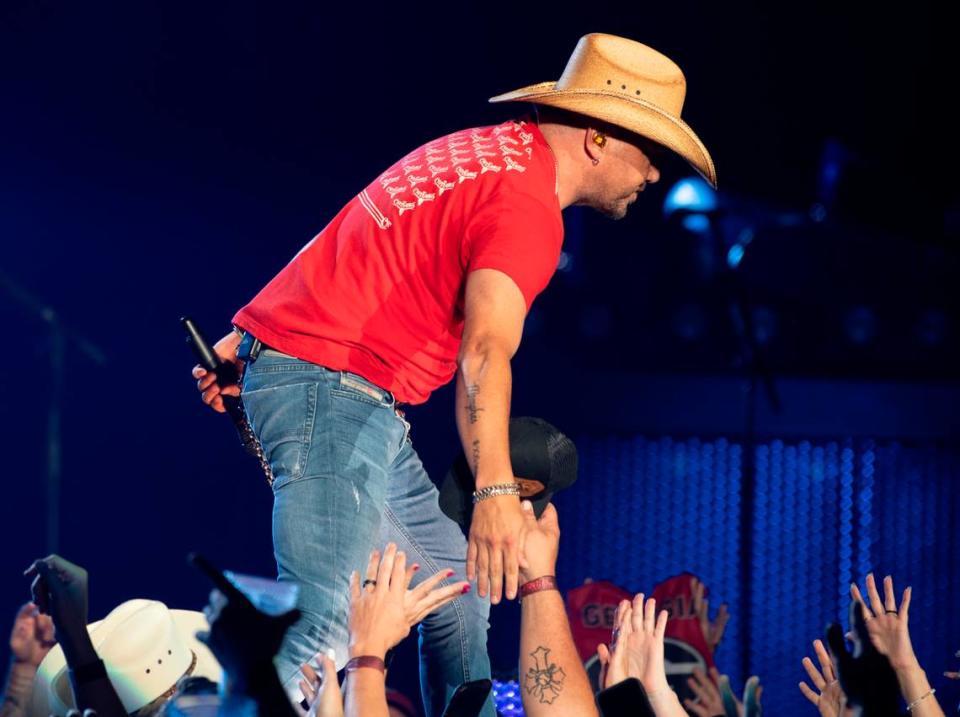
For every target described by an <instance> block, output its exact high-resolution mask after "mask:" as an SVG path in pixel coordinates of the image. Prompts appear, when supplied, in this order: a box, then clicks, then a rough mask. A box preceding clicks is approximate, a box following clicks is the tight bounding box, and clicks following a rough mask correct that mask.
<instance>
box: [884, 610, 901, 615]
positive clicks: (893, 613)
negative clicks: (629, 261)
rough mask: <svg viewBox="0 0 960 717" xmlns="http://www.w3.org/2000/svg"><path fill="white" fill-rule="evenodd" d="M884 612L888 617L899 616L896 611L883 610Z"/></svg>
mask: <svg viewBox="0 0 960 717" xmlns="http://www.w3.org/2000/svg"><path fill="white" fill-rule="evenodd" d="M884 612H885V613H887V614H888V615H891V614H892V615H899V614H900V613H898V612H897V611H896V610H884Z"/></svg>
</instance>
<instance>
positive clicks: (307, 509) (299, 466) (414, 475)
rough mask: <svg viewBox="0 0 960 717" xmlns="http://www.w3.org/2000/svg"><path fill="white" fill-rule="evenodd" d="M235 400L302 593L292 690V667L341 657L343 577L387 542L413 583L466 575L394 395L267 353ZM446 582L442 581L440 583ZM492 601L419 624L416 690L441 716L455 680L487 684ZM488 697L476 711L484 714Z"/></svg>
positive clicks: (291, 577) (453, 608)
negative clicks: (329, 652) (258, 455)
mask: <svg viewBox="0 0 960 717" xmlns="http://www.w3.org/2000/svg"><path fill="white" fill-rule="evenodd" d="M243 402H244V405H245V406H246V410H247V414H248V417H249V419H250V423H251V425H252V426H253V428H254V431H256V433H257V435H258V436H259V438H260V442H261V444H262V445H263V449H264V451H265V452H266V455H267V457H268V458H269V460H270V465H271V467H272V469H273V474H274V483H273V491H274V504H273V547H274V553H275V555H276V559H277V569H278V573H279V580H281V581H294V582H296V583H297V584H298V585H299V586H300V598H299V603H298V607H299V608H300V610H301V612H302V613H303V617H302V619H301V620H300V621H299V622H297V624H296V625H294V626H293V627H292V628H291V629H290V630H289V632H288V633H287V636H286V639H285V641H284V644H283V647H282V648H281V650H280V654H279V655H278V656H277V660H276V663H277V670H278V672H279V675H280V680H281V681H282V682H283V683H284V686H285V687H286V688H287V689H288V692H290V693H291V694H293V693H294V692H295V691H297V690H296V684H297V680H298V678H299V669H300V665H302V664H303V663H304V662H307V661H309V660H311V659H312V658H313V657H314V655H316V653H317V652H319V651H321V650H326V649H328V648H333V649H334V650H335V652H336V662H337V666H338V668H342V667H343V665H344V663H346V661H347V641H348V634H347V615H348V609H349V591H348V583H349V577H350V572H351V571H352V570H358V571H360V573H361V574H362V573H363V570H364V568H365V567H366V564H367V559H368V557H369V554H370V551H371V550H372V549H373V548H375V547H376V548H382V547H383V546H384V545H385V544H386V543H388V542H394V543H396V544H397V546H398V548H399V549H400V550H403V551H405V552H406V554H407V561H408V564H409V563H412V562H418V563H420V565H421V569H420V571H419V572H418V573H417V574H416V575H415V577H414V584H416V583H418V582H419V581H421V580H423V579H425V578H427V577H429V576H431V575H433V574H434V573H436V572H437V571H438V570H440V569H441V568H451V569H453V570H455V571H456V574H455V575H454V577H453V578H452V580H453V581H456V580H463V579H465V574H466V564H465V563H466V554H467V546H466V539H465V538H464V537H463V533H461V532H460V528H459V527H458V526H457V524H456V523H454V522H453V521H452V520H450V519H449V518H447V517H446V516H445V515H444V514H443V513H442V512H441V510H440V507H439V505H438V502H437V496H438V491H437V489H436V487H435V486H434V485H433V483H432V482H431V481H430V478H429V477H428V476H427V473H426V471H425V470H424V468H423V464H422V463H421V462H420V458H419V457H418V456H417V453H416V451H415V450H414V449H413V445H412V443H411V442H410V440H409V429H410V426H409V424H408V423H407V422H406V421H405V420H404V419H403V418H402V417H401V416H400V415H399V414H398V413H397V411H396V407H395V404H394V398H393V396H392V395H391V394H390V393H389V392H388V391H385V390H384V389H382V388H379V387H377V386H375V385H374V384H372V383H370V382H369V381H367V380H366V379H364V378H362V377H360V376H357V375H355V374H351V373H346V372H341V371H331V370H329V369H326V368H323V367H321V366H317V365H316V364H311V363H307V362H305V361H301V360H299V359H295V358H292V357H289V356H286V355H285V354H281V353H278V352H275V351H270V350H267V351H262V352H261V353H260V356H259V358H257V360H256V361H254V362H253V363H251V364H249V365H248V366H247V370H246V374H245V376H244V380H243ZM444 584H448V583H447V582H446V581H444ZM489 610H490V607H489V603H488V602H487V601H486V600H483V599H480V598H479V597H478V596H477V595H476V591H475V590H473V591H471V592H470V593H468V594H467V595H465V596H463V597H461V598H458V599H457V600H454V601H453V602H452V603H449V604H447V605H445V606H444V607H443V608H441V609H440V610H438V611H437V612H436V613H434V614H432V615H430V616H428V617H427V618H426V619H425V620H424V621H423V622H422V623H421V624H420V627H419V633H420V683H421V690H422V693H423V701H424V707H425V709H426V713H427V715H428V717H430V716H436V717H439V715H441V714H442V713H443V709H444V707H445V705H446V703H447V701H448V700H449V698H450V696H451V695H452V694H453V691H454V690H455V689H456V688H457V686H458V685H460V684H461V683H463V682H467V681H470V680H477V679H481V678H484V677H487V678H488V677H490V661H489V658H488V656H487V627H488V623H487V618H488V615H489ZM495 714H496V711H495V709H494V707H493V702H492V700H490V699H488V700H487V704H486V706H485V707H484V711H483V712H482V713H481V715H482V716H483V717H493V716H494V715H495Z"/></svg>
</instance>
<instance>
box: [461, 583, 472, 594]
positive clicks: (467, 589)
mask: <svg viewBox="0 0 960 717" xmlns="http://www.w3.org/2000/svg"><path fill="white" fill-rule="evenodd" d="M468 592H470V584H469V583H468V584H466V585H464V586H463V590H461V591H460V593H461V594H462V595H466V594H467V593H468Z"/></svg>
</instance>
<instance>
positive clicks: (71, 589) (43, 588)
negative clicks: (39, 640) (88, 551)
mask: <svg viewBox="0 0 960 717" xmlns="http://www.w3.org/2000/svg"><path fill="white" fill-rule="evenodd" d="M23 574H24V575H25V576H26V577H27V578H32V579H33V582H32V583H31V585H30V591H31V592H32V593H33V602H34V604H36V606H37V608H38V609H39V610H40V612H42V613H45V614H47V615H49V616H50V617H51V618H52V619H53V624H54V625H55V626H56V627H57V629H58V630H59V631H60V633H61V634H60V639H61V640H63V639H64V638H65V637H66V635H65V634H63V633H67V634H69V635H71V636H72V635H76V634H78V633H79V632H80V631H83V632H84V633H85V632H86V629H87V611H88V602H89V596H88V592H87V571H86V570H84V569H83V568H81V567H80V566H79V565H74V564H73V563H71V562H70V561H69V560H64V559H63V558H61V557H60V556H59V555H48V556H47V557H45V558H43V559H42V560H35V561H34V562H33V564H32V565H31V566H30V567H29V568H27V569H26V570H25V571H24V573H23Z"/></svg>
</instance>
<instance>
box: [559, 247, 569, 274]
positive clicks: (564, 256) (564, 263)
mask: <svg viewBox="0 0 960 717" xmlns="http://www.w3.org/2000/svg"><path fill="white" fill-rule="evenodd" d="M571 269H573V256H572V255H571V254H570V253H569V252H565V251H562V252H560V260H559V261H558V262H557V271H570V270H571Z"/></svg>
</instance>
